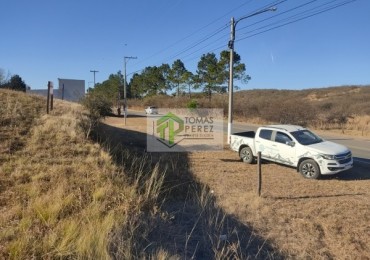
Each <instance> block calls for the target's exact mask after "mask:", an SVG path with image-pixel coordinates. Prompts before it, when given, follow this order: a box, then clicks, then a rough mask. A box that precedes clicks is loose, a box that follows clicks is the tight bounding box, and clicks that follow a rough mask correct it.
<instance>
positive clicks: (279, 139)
mask: <svg viewBox="0 0 370 260" xmlns="http://www.w3.org/2000/svg"><path fill="white" fill-rule="evenodd" d="M272 137H273V140H274V143H273V147H274V148H276V149H275V151H277V153H276V154H275V155H274V161H276V162H279V163H283V164H287V165H295V164H296V148H295V146H294V143H293V139H292V138H291V137H290V136H289V135H287V134H286V133H283V132H280V131H274V133H273V135H272Z"/></svg>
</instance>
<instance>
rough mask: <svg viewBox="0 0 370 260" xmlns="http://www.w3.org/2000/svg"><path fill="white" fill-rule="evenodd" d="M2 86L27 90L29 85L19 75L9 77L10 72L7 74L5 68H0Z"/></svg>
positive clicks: (0, 83) (0, 85) (0, 86)
mask: <svg viewBox="0 0 370 260" xmlns="http://www.w3.org/2000/svg"><path fill="white" fill-rule="evenodd" d="M0 88H6V89H11V90H17V91H23V92H26V89H27V86H26V83H24V81H23V80H22V78H21V77H20V76H19V75H13V76H11V77H9V74H8V75H5V72H4V70H3V69H0Z"/></svg>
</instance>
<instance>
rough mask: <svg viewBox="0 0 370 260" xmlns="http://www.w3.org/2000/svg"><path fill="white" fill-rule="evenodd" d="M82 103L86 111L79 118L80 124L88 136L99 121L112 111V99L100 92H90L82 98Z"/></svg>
mask: <svg viewBox="0 0 370 260" xmlns="http://www.w3.org/2000/svg"><path fill="white" fill-rule="evenodd" d="M82 105H83V106H84V107H85V108H86V109H87V111H88V113H87V114H84V115H83V117H82V118H80V126H81V127H82V129H83V130H84V132H85V134H86V137H87V138H88V137H89V135H90V133H91V131H92V130H94V128H95V127H96V126H97V125H98V124H99V121H100V120H101V119H103V118H104V117H106V116H108V115H110V114H111V113H112V106H113V103H112V101H111V100H110V99H109V98H108V97H106V96H104V95H101V94H90V95H88V96H86V97H85V98H84V99H83V100H82Z"/></svg>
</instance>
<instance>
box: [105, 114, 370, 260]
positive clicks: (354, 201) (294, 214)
mask: <svg viewBox="0 0 370 260" xmlns="http://www.w3.org/2000/svg"><path fill="white" fill-rule="evenodd" d="M105 123H106V124H109V125H111V126H114V127H117V128H125V129H127V130H135V131H143V132H144V133H145V131H146V119H145V118H142V117H141V118H140V117H137V118H128V120H127V124H126V126H124V125H123V119H122V118H107V119H106V120H105ZM125 138H126V139H128V141H129V143H131V144H132V145H133V146H135V140H134V139H131V138H130V137H127V136H126V137H125ZM187 156H188V171H190V172H192V174H193V175H194V177H195V178H196V179H197V180H199V182H201V183H204V184H206V185H207V186H208V187H209V189H210V191H211V193H213V194H214V197H215V198H216V203H217V205H219V206H220V207H221V208H222V209H223V210H224V211H225V212H226V213H227V214H229V215H232V216H234V217H235V218H236V219H237V220H238V221H239V222H241V223H243V224H245V225H246V226H250V227H252V228H253V230H255V231H256V232H257V233H258V234H259V236H261V237H262V238H263V239H265V240H266V241H271V243H272V244H273V246H275V247H277V248H278V249H279V251H280V252H281V253H282V254H283V255H285V256H286V257H287V258H290V257H291V258H303V259H333V258H334V259H369V258H370V224H369V223H370V190H369V187H370V178H365V179H363V180H360V181H359V180H352V179H351V178H348V176H347V175H348V174H349V173H346V172H344V173H340V174H338V175H335V176H331V177H325V178H323V179H321V180H307V179H304V178H303V177H301V176H300V175H299V174H298V173H297V172H296V170H295V169H292V168H288V167H285V166H280V165H277V164H273V163H264V164H263V165H262V174H263V179H262V180H263V182H262V197H258V196H257V178H258V175H257V166H256V165H248V164H244V163H242V162H241V161H240V160H239V159H238V156H237V154H236V153H235V152H233V151H230V150H228V149H225V150H224V151H220V152H193V153H189V154H188V155H187Z"/></svg>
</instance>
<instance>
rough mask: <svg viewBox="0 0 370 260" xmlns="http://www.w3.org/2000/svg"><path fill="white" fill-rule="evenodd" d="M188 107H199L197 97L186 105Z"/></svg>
mask: <svg viewBox="0 0 370 260" xmlns="http://www.w3.org/2000/svg"><path fill="white" fill-rule="evenodd" d="M186 107H187V108H190V109H195V108H197V107H198V102H197V101H196V100H195V99H192V100H190V101H189V102H188V103H187V105H186Z"/></svg>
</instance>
